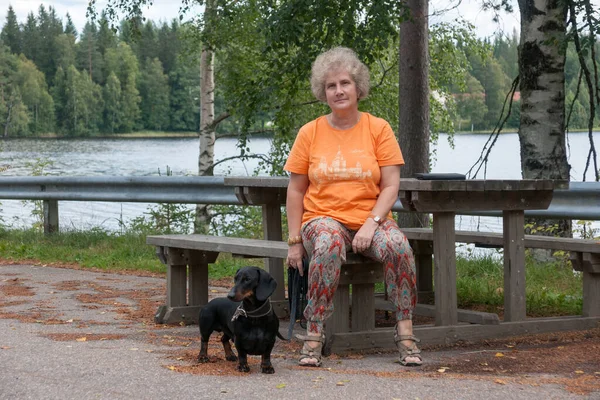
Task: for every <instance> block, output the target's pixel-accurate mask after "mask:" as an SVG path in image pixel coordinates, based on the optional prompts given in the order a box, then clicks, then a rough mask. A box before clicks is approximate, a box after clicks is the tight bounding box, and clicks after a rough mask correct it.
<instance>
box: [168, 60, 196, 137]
mask: <svg viewBox="0 0 600 400" xmlns="http://www.w3.org/2000/svg"><path fill="white" fill-rule="evenodd" d="M169 81H170V88H171V95H170V99H171V112H170V115H171V124H170V129H171V130H175V131H197V130H198V126H199V123H200V113H199V112H198V111H199V107H200V101H199V98H200V75H199V74H198V70H197V68H190V67H189V66H187V65H186V64H184V63H182V62H178V63H177V64H176V67H175V69H174V70H173V71H171V73H170V74H169Z"/></svg>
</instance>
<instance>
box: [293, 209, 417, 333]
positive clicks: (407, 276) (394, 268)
mask: <svg viewBox="0 0 600 400" xmlns="http://www.w3.org/2000/svg"><path fill="white" fill-rule="evenodd" d="M355 234H356V231H352V230H349V229H348V228H346V227H345V226H344V225H342V224H341V223H339V222H338V221H336V220H334V219H332V218H315V219H313V220H311V221H309V222H307V223H306V224H305V225H304V226H303V227H302V240H303V243H304V248H305V249H306V252H307V254H308V256H309V257H310V266H309V275H308V304H307V306H306V309H305V310H304V316H305V317H306V319H307V321H308V326H307V333H308V334H310V335H320V334H321V333H322V332H323V322H324V321H325V320H326V319H327V318H329V317H330V316H331V314H332V313H333V295H334V294H335V290H336V288H337V285H338V282H339V279H340V269H341V266H342V263H343V262H345V261H346V248H349V249H350V250H351V249H352V240H353V239H354V235H355ZM362 254H363V255H364V256H366V257H369V258H371V259H373V260H375V261H378V262H381V263H382V264H383V268H384V275H385V283H386V285H387V290H388V295H389V298H390V300H391V301H392V302H393V304H394V305H395V306H396V310H397V312H396V319H397V320H398V321H401V320H407V319H408V320H410V319H412V312H413V309H414V308H415V305H416V303H417V277H416V267H415V259H414V256H413V252H412V249H411V248H410V245H409V244H408V239H406V236H404V234H403V233H402V231H400V228H398V225H397V224H396V222H395V221H392V220H389V219H388V220H386V221H384V222H383V223H382V224H381V225H380V226H379V227H378V228H377V230H376V231H375V234H374V236H373V241H372V243H371V247H370V248H369V249H368V250H366V251H364V252H363V253H362Z"/></svg>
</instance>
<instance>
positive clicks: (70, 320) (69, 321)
mask: <svg viewBox="0 0 600 400" xmlns="http://www.w3.org/2000/svg"><path fill="white" fill-rule="evenodd" d="M65 322H66V323H68V324H70V323H71V322H73V318H71V319H68V320H66V321H65Z"/></svg>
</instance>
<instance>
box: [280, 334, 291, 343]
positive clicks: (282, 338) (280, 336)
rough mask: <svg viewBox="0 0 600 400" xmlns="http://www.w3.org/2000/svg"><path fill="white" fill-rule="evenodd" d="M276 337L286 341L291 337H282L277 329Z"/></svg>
mask: <svg viewBox="0 0 600 400" xmlns="http://www.w3.org/2000/svg"><path fill="white" fill-rule="evenodd" d="M277 337H278V338H279V339H281V340H285V341H286V342H288V341H290V340H291V338H290V339H286V338H284V337H283V335H282V334H281V333H279V331H277Z"/></svg>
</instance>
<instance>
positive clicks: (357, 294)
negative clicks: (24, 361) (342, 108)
mask: <svg viewBox="0 0 600 400" xmlns="http://www.w3.org/2000/svg"><path fill="white" fill-rule="evenodd" d="M288 182H289V180H288V178H285V177H227V178H225V185H227V186H230V187H234V188H235V193H236V195H237V197H238V199H239V200H240V201H241V203H243V204H246V205H254V206H261V207H262V210H263V231H264V240H258V239H241V238H232V237H217V236H206V235H159V236H148V238H147V243H148V244H150V245H154V246H156V251H157V255H158V257H159V258H160V259H161V261H162V262H163V263H164V264H165V265H166V266H167V298H166V303H165V305H163V306H161V307H159V309H158V310H157V313H156V315H155V320H156V321H157V322H161V323H180V322H185V323H188V322H189V323H193V322H197V316H198V312H199V311H200V309H201V308H202V306H203V305H204V304H206V302H207V301H208V264H210V263H213V262H215V260H216V258H217V256H218V255H219V254H220V253H229V254H233V255H235V256H242V257H251V258H256V257H260V258H266V263H265V264H266V267H267V268H268V269H269V271H270V272H271V274H272V275H273V276H274V278H275V279H276V280H277V281H278V282H282V283H283V282H284V281H285V280H284V267H283V260H284V259H285V257H286V255H287V247H288V246H287V244H286V243H285V242H284V241H283V240H282V239H283V237H282V224H281V222H282V219H281V215H282V206H283V205H284V204H285V200H286V193H287V185H288ZM565 185H566V183H562V182H553V181H519V180H510V181H509V180H480V181H477V180H473V181H428V180H420V181H417V180H413V179H403V180H402V181H401V183H400V191H399V200H400V202H401V203H402V206H403V208H404V209H407V210H409V211H413V212H426V213H432V214H433V229H428V228H407V229H405V233H406V235H407V237H408V238H409V240H411V246H413V250H415V254H416V263H417V279H419V282H418V285H419V286H420V285H422V283H423V282H425V283H426V284H429V285H430V287H431V282H432V278H433V274H432V257H431V256H432V254H433V255H434V261H435V282H436V283H438V284H436V285H435V291H434V293H433V295H434V298H435V305H433V306H431V305H428V304H423V303H422V302H421V301H419V304H417V307H416V309H415V314H420V315H426V316H432V317H434V318H435V326H434V325H429V324H427V325H419V326H416V327H415V328H414V332H415V335H417V336H418V337H419V338H420V339H421V340H423V341H424V342H426V343H428V344H443V343H452V342H456V341H469V340H480V339H488V338H500V337H507V336H515V335H522V334H528V333H542V332H558V331H565V330H578V329H590V328H593V327H597V326H598V324H599V323H600V306H599V304H600V302H598V299H600V251H598V250H600V249H598V247H597V244H596V242H595V241H593V240H583V239H577V240H576V239H568V240H567V239H564V240H563V238H539V237H535V236H531V235H529V236H525V235H524V224H525V223H524V210H530V209H544V208H547V207H548V205H549V204H550V201H551V199H552V193H553V190H554V189H556V188H559V187H560V188H562V187H564V186H565ZM477 210H485V211H491V210H501V211H502V213H503V220H504V229H503V233H502V234H492V233H489V232H488V233H485V232H456V231H455V228H454V226H455V225H454V218H455V214H456V213H461V212H472V211H477ZM497 235H500V237H497ZM550 239H552V240H550ZM456 240H459V241H463V242H467V243H482V244H490V245H494V246H498V245H499V246H502V247H504V251H505V253H504V277H505V279H504V298H505V310H504V311H505V312H504V319H503V321H500V320H499V318H498V315H497V314H492V313H483V312H477V311H472V310H457V299H456V260H455V257H456V254H455V241H456ZM565 240H566V241H565ZM572 241H573V243H571V242H572ZM526 245H527V246H528V247H533V248H536V247H537V248H549V249H557V248H558V249H567V250H569V251H571V259H572V261H573V267H574V268H575V269H576V270H578V271H582V273H583V315H580V316H565V317H556V318H526V315H525V253H524V251H525V246H526ZM561 246H562V247H561ZM348 257H349V258H348V262H347V263H346V264H344V265H343V266H342V276H341V277H340V284H339V286H338V290H337V291H336V294H335V296H334V305H335V309H336V312H334V314H333V316H332V317H331V319H330V320H328V322H327V324H326V336H327V338H328V339H327V343H326V348H328V349H329V351H332V352H336V353H337V352H346V351H356V350H361V349H373V348H390V349H391V348H394V342H393V335H392V334H391V329H390V328H377V327H376V326H375V320H374V316H375V309H381V310H384V309H388V310H392V311H393V307H392V308H390V304H388V303H389V302H387V301H382V299H381V298H380V297H379V296H375V292H374V285H375V283H377V282H382V281H383V278H384V277H383V269H382V268H381V266H380V265H378V264H377V263H373V262H370V260H367V259H364V258H363V257H360V256H357V255H354V254H349V256H348ZM423 276H424V277H425V278H428V279H429V281H428V282H427V279H425V280H422V279H421V278H423ZM350 285H351V286H352V288H351V290H350V287H349V286H350ZM424 286H426V285H424ZM419 289H420V292H419V299H420V298H421V294H422V293H421V290H422V289H423V288H419ZM425 289H427V288H425ZM426 294H429V293H426ZM272 304H273V305H274V308H275V310H276V312H277V313H278V315H280V316H285V315H286V314H289V307H288V300H286V299H285V288H284V285H283V284H281V285H279V286H278V288H277V291H276V292H275V293H274V295H273V297H272ZM386 307H387V308H386ZM350 314H351V317H350ZM350 322H351V323H350Z"/></svg>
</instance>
